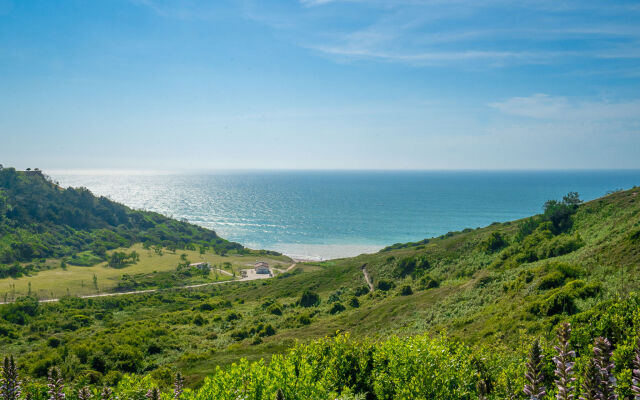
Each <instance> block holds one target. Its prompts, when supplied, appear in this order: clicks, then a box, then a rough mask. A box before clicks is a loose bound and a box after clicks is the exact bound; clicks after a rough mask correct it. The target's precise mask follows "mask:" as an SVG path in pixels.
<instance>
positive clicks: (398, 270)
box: [393, 256, 430, 278]
mask: <svg viewBox="0 0 640 400" xmlns="http://www.w3.org/2000/svg"><path fill="white" fill-rule="evenodd" d="M429 267H430V265H429V261H427V258H426V257H425V256H420V257H404V258H401V259H400V260H398V262H397V263H396V266H395V268H394V270H393V274H394V276H396V277H399V278H404V277H406V276H409V275H420V274H422V273H424V271H426V270H427V269H429Z"/></svg>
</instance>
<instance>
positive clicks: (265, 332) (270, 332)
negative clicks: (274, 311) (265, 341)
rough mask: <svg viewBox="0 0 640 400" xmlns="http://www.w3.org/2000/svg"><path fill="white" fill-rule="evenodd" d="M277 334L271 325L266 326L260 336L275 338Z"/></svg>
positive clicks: (259, 333) (261, 330)
mask: <svg viewBox="0 0 640 400" xmlns="http://www.w3.org/2000/svg"><path fill="white" fill-rule="evenodd" d="M275 334H276V330H275V328H274V327H273V326H272V325H271V324H266V325H265V326H264V327H263V328H262V329H260V331H259V332H258V336H260V337H265V336H273V335H275Z"/></svg>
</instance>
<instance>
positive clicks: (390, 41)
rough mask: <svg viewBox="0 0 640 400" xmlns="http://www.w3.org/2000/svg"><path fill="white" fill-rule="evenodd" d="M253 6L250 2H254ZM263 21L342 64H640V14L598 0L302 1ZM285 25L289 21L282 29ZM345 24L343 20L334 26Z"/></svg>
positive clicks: (262, 17) (262, 12)
mask: <svg viewBox="0 0 640 400" xmlns="http://www.w3.org/2000/svg"><path fill="white" fill-rule="evenodd" d="M248 1H250V0H248ZM299 5H300V7H299V10H297V11H295V10H294V11H289V13H288V14H287V15H283V14H282V13H278V12H274V11H272V10H270V9H268V8H263V9H261V10H260V12H258V13H257V14H260V20H261V22H262V23H266V24H267V25H269V21H270V20H273V21H277V23H276V22H274V24H273V25H271V26H272V27H273V28H274V29H276V30H278V31H280V32H281V33H284V34H287V35H289V37H290V39H291V40H292V41H293V42H295V43H296V44H297V45H299V46H301V47H304V48H307V49H310V50H312V51H314V52H316V53H318V54H320V55H323V56H326V57H333V58H335V59H336V61H339V62H344V61H358V60H365V61H379V62H392V63H399V64H407V65H412V66H430V65H455V64H465V63H466V64H467V65H469V64H472V65H485V66H488V67H505V66H511V65H526V64H551V63H559V64H562V63H565V62H571V61H570V60H575V59H590V60H614V61H615V60H628V61H630V62H635V60H638V59H640V29H639V28H638V27H637V26H636V25H637V24H635V22H634V21H635V20H636V19H635V18H633V16H634V15H635V16H636V17H640V8H638V7H632V6H628V5H625V4H603V3H599V2H594V1H588V0H585V1H581V2H578V1H565V2H561V3H559V2H557V1H524V2H518V3H513V2H509V1H506V0H479V1H474V2H468V1H462V0H450V1H444V0H393V1H390V0H368V1H364V0H299ZM282 20H287V21H289V23H288V24H282ZM334 21H339V22H334Z"/></svg>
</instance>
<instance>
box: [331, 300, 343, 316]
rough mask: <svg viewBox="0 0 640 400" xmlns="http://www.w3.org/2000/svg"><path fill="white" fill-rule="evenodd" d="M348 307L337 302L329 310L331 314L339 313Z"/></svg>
mask: <svg viewBox="0 0 640 400" xmlns="http://www.w3.org/2000/svg"><path fill="white" fill-rule="evenodd" d="M346 309H347V308H346V307H345V306H343V305H342V303H340V302H336V303H333V306H332V307H331V309H330V310H329V314H337V313H340V312H343V311H344V310H346Z"/></svg>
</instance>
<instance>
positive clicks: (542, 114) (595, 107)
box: [489, 93, 640, 121]
mask: <svg viewBox="0 0 640 400" xmlns="http://www.w3.org/2000/svg"><path fill="white" fill-rule="evenodd" d="M489 106H490V107H492V108H494V109H496V110H498V111H500V112H501V113H503V114H508V115H513V116H518V117H526V118H534V119H540V120H556V121H561V120H565V121H570V120H573V121H600V120H640V100H630V101H625V102H617V103H609V102H604V101H601V102H595V101H584V100H580V101H572V100H570V99H568V98H566V97H554V96H549V95H547V94H543V93H538V94H534V95H532V96H528V97H513V98H510V99H508V100H505V101H502V102H496V103H490V104H489Z"/></svg>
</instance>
